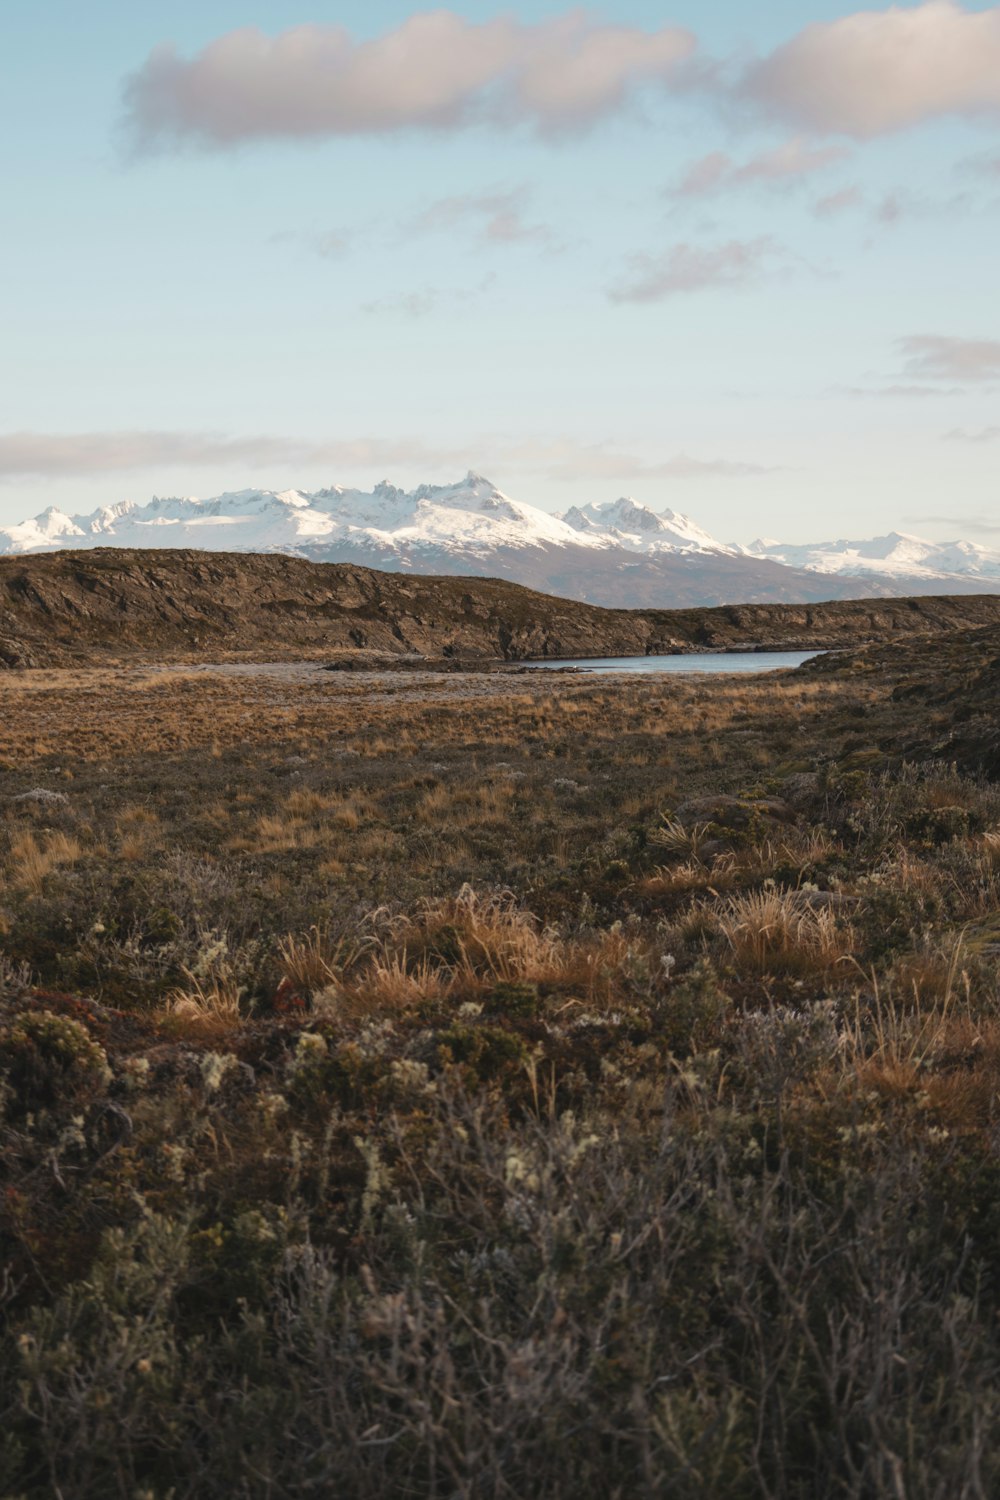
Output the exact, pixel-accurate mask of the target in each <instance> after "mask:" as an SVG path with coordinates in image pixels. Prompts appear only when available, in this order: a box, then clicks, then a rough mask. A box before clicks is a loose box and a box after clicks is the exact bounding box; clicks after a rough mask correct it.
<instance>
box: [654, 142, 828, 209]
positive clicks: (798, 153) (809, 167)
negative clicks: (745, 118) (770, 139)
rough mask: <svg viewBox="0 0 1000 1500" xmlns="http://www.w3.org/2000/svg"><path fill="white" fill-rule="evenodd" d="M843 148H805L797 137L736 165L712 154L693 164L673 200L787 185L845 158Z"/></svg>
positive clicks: (723, 155) (724, 156) (720, 154)
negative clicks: (753, 186) (762, 185)
mask: <svg viewBox="0 0 1000 1500" xmlns="http://www.w3.org/2000/svg"><path fill="white" fill-rule="evenodd" d="M849 155H850V153H849V151H848V150H847V149H846V148H845V147H843V146H821V147H815V146H810V145H808V144H807V143H806V142H805V141H804V140H803V139H802V138H801V137H796V138H795V139H793V140H790V141H785V142H784V144H783V145H781V146H776V147H774V148H773V149H772V150H770V151H761V152H758V154H757V155H756V156H752V157H750V159H749V160H748V161H745V162H742V163H741V162H737V161H734V160H733V158H732V157H731V156H729V155H727V154H726V152H725V151H713V152H711V153H710V154H709V155H708V156H703V157H701V158H700V159H699V160H698V161H696V162H694V163H693V164H692V165H691V166H690V167H689V168H688V170H687V172H686V173H685V175H684V177H683V178H682V179H681V181H680V182H679V183H678V185H677V186H676V187H675V188H673V189H672V190H671V193H670V195H671V196H672V197H674V198H701V197H706V196H708V195H709V194H713V193H719V192H724V191H725V190H727V189H731V188H738V187H743V186H746V185H748V184H753V183H771V184H782V183H784V184H786V185H787V184H789V183H792V182H796V181H801V180H802V179H803V178H805V177H811V176H812V175H813V174H814V173H816V172H821V171H823V170H824V169H825V168H826V167H829V166H832V165H833V164H834V163H835V162H838V161H842V160H843V159H844V158H845V157H846V156H849Z"/></svg>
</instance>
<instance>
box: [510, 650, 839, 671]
mask: <svg viewBox="0 0 1000 1500" xmlns="http://www.w3.org/2000/svg"><path fill="white" fill-rule="evenodd" d="M822 654H823V653H822V652H819V651H705V652H700V653H698V654H697V655H691V656H687V655H684V656H682V655H679V654H674V655H671V656H585V657H581V658H579V659H578V660H567V661H532V662H527V663H525V665H527V666H530V667H541V668H543V669H544V668H546V667H549V668H556V667H564V668H565V667H575V668H577V669H578V670H579V671H581V672H774V671H775V670H776V669H777V668H779V667H799V666H801V665H802V663H803V662H804V661H810V660H811V659H812V658H813V657H814V656H821V655H822Z"/></svg>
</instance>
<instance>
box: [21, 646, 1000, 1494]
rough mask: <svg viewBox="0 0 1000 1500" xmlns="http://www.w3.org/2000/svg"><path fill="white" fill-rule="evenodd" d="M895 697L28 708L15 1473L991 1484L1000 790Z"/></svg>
mask: <svg viewBox="0 0 1000 1500" xmlns="http://www.w3.org/2000/svg"><path fill="white" fill-rule="evenodd" d="M894 671H895V669H894V668H893V669H892V670H889V669H886V670H885V671H881V672H868V671H850V670H848V669H846V668H845V669H844V670H843V671H839V672H838V671H833V672H827V673H818V674H815V673H814V674H813V675H810V674H809V673H808V672H807V673H804V674H803V673H797V674H791V675H784V676H779V677H768V678H760V679H746V678H743V679H714V680H709V679H701V680H696V679H684V680H680V679H662V680H649V679H646V680H642V679H635V678H634V679H607V678H604V679H590V680H579V679H572V678H561V679H559V678H557V679H553V678H552V677H546V679H545V680H544V681H542V680H535V679H522V678H516V679H493V678H490V677H488V676H482V677H468V678H466V677H462V678H461V679H440V680H437V681H434V680H431V679H425V678H422V677H416V678H412V679H411V678H409V677H407V678H389V677H384V678H379V679H377V680H368V679H364V680H362V679H358V680H355V679H353V678H352V679H350V680H346V681H345V680H344V679H341V678H339V677H338V678H336V679H326V680H322V681H321V680H318V679H317V680H312V679H309V680H294V681H293V680H283V679H282V678H281V677H280V675H274V676H268V675H262V676H257V677H244V678H238V679H237V678H233V677H225V676H222V675H212V674H198V673H187V672H176V673H172V674H162V673H160V674H157V673H154V672H148V671H126V670H122V671H119V672H111V671H106V672H93V673H82V674H76V675H73V676H71V675H70V674H55V673H37V674H24V675H18V676H14V675H11V676H10V677H8V678H6V679H3V680H0V717H2V723H3V729H2V731H0V758H2V760H3V767H4V768H3V770H2V772H0V1108H2V1137H0V1141H2V1144H0V1173H2V1193H3V1197H2V1200H0V1215H2V1217H0V1234H2V1253H0V1308H2V1318H3V1331H2V1346H0V1495H2V1496H3V1497H4V1500H8V1497H9V1500H16V1497H25V1500H29V1497H31V1500H33V1497H35V1496H50V1495H54V1496H61V1497H63V1500H71V1497H74V1500H75V1497H82V1496H101V1497H103V1496H108V1497H122V1500H138V1497H141V1500H168V1497H173V1500H181V1497H189V1496H190V1497H204V1496H215V1495H220V1496H245V1497H257V1496H260V1497H269V1500H270V1497H274V1500H278V1497H289V1500H291V1497H299V1496H303V1495H311V1494H316V1495H322V1496H326V1495H342V1496H345V1497H347V1496H350V1497H354V1496H357V1497H363V1500H376V1497H378V1500H381V1497H387V1496H397V1495H398V1496H414V1497H417V1496H419V1497H440V1500H457V1497H463V1500H465V1497H467V1500H506V1497H509V1500H515V1497H516V1500H523V1497H536V1496H537V1497H546V1500H548V1497H570V1496H572V1497H576V1496H580V1495H587V1494H589V1495H593V1496H595V1497H621V1500H626V1497H633V1496H650V1497H652V1496H664V1497H666V1496H669V1497H671V1500H674V1497H678V1500H684V1497H691V1500H703V1497H719V1500H744V1497H746V1500H750V1497H758V1496H761V1497H773V1500H780V1497H795V1500H813V1497H851V1500H865V1497H881V1496H889V1497H895V1500H918V1497H919V1500H923V1497H928V1500H930V1497H935V1500H953V1497H955V1500H959V1497H969V1500H973V1497H979V1500H986V1497H990V1496H994V1495H996V1494H998V1493H1000V1285H998V1272H1000V1154H998V1134H997V1131H998V1124H1000V969H998V957H1000V787H998V786H997V785H995V784H993V783H991V782H990V781H988V780H986V779H985V778H983V777H982V776H981V775H980V774H978V773H976V772H974V771H970V770H968V769H966V770H960V769H958V768H956V767H955V766H954V765H952V764H951V763H950V762H949V761H948V760H947V758H944V759H942V758H940V757H938V758H935V757H934V756H933V755H925V754H911V753H910V752H909V751H908V750H907V749H906V747H907V746H909V745H911V744H912V743H915V742H916V740H917V739H919V736H920V734H921V733H922V732H923V729H924V727H925V719H926V708H925V706H923V705H922V703H921V702H920V701H919V700H916V699H912V698H910V697H907V696H906V695H905V694H902V695H901V694H900V693H899V692H895V694H894V689H895V688H896V687H897V676H894V675H893V673H894Z"/></svg>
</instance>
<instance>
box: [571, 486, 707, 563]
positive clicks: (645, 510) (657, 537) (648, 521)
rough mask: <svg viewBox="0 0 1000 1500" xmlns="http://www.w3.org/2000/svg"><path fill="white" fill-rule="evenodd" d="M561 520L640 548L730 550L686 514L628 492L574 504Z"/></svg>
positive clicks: (580, 530) (646, 550)
mask: <svg viewBox="0 0 1000 1500" xmlns="http://www.w3.org/2000/svg"><path fill="white" fill-rule="evenodd" d="M563 520H564V521H565V522H566V524H567V525H568V526H572V527H573V530H574V531H577V532H581V533H583V534H584V535H586V536H603V537H607V538H610V539H611V540H613V541H616V542H618V543H619V544H620V545H622V546H626V547H633V548H635V549H636V550H637V551H641V552H648V551H655V550H657V549H658V548H662V547H668V548H671V549H674V550H676V549H681V550H685V551H686V550H692V551H695V552H730V551H732V548H730V547H726V546H723V544H722V543H721V542H717V541H716V539H715V537H713V536H709V534H708V532H707V531H703V530H702V528H701V527H700V526H698V525H697V524H696V523H695V522H694V521H692V520H691V518H690V516H682V515H681V514H680V512H679V511H676V510H663V511H659V512H657V511H655V510H650V509H649V507H648V506H646V505H639V504H638V503H637V502H636V501H635V500H632V499H631V498H629V497H628V496H625V497H623V498H622V499H620V500H605V501H603V502H601V503H599V504H596V505H595V504H592V505H583V506H576V505H574V506H573V507H572V508H571V509H570V510H568V511H567V512H566V514H565V516H563Z"/></svg>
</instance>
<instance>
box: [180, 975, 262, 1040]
mask: <svg viewBox="0 0 1000 1500" xmlns="http://www.w3.org/2000/svg"><path fill="white" fill-rule="evenodd" d="M182 972H183V974H184V980H185V983H184V987H183V988H177V989H174V990H171V991H170V992H169V994H168V995H167V996H166V997H165V999H164V1003H163V1014H164V1016H166V1017H169V1018H170V1019H171V1020H174V1021H181V1022H183V1023H184V1024H185V1025H188V1026H192V1027H194V1028H196V1029H197V1028H198V1027H201V1026H205V1027H209V1028H213V1029H214V1028H217V1027H219V1026H224V1027H231V1026H238V1025H239V1024H240V1021H241V1014H240V998H241V996H242V993H243V991H242V989H241V987H240V986H239V985H237V983H236V982H235V980H234V979H233V977H232V975H230V974H228V973H226V972H221V973H217V974H213V975H212V976H211V977H210V978H207V979H199V978H197V976H196V975H194V974H192V973H191V971H190V969H184V970H183V971H182Z"/></svg>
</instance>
